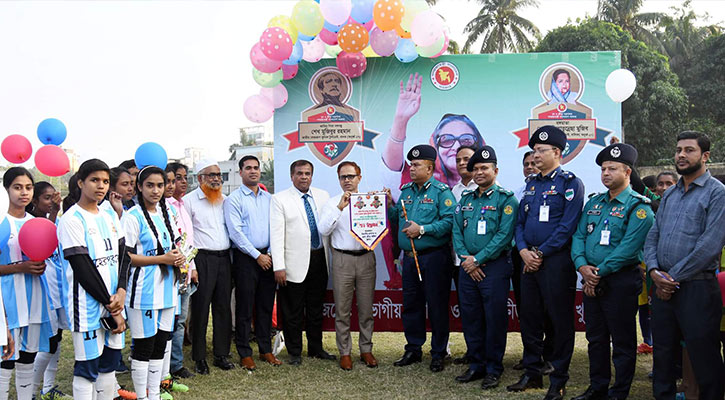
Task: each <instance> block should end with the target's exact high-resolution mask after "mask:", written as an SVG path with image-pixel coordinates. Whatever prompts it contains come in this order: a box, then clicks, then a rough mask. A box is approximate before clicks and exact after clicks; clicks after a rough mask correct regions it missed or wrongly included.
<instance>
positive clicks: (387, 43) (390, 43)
mask: <svg viewBox="0 0 725 400" xmlns="http://www.w3.org/2000/svg"><path fill="white" fill-rule="evenodd" d="M398 39H399V37H398V34H397V33H396V32H395V31H394V30H392V31H387V32H383V31H381V30H380V28H378V27H375V28H373V30H372V31H371V32H370V46H371V47H372V48H373V51H374V52H375V54H377V55H379V56H381V57H387V56H389V55H392V54H393V53H395V48H396V47H398Z"/></svg>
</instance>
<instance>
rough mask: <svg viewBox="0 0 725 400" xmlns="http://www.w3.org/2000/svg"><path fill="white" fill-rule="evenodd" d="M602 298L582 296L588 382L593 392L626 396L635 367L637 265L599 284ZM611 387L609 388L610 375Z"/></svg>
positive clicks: (640, 275) (614, 274)
mask: <svg viewBox="0 0 725 400" xmlns="http://www.w3.org/2000/svg"><path fill="white" fill-rule="evenodd" d="M600 285H601V286H602V288H603V290H604V293H603V294H602V295H601V296H597V297H589V296H586V295H585V296H584V322H586V325H587V326H586V335H587V341H588V342H589V346H588V350H589V380H590V381H591V387H592V389H594V390H596V391H597V392H601V393H607V391H608V393H609V397H616V398H620V399H625V398H627V397H628V396H629V389H630V387H631V386H632V379H633V378H634V370H635V366H636V364H637V308H638V306H637V299H638V297H639V292H640V291H641V290H642V273H641V272H640V268H639V265H634V266H630V267H625V269H622V270H619V271H617V272H615V273H613V274H611V275H607V276H604V277H602V279H601V281H600ZM610 343H611V346H612V350H611V362H613V363H614V370H615V372H616V376H615V380H614V385H612V387H611V389H610V388H609V382H610V381H611V377H612V371H611V362H610Z"/></svg>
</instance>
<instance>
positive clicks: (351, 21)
mask: <svg viewBox="0 0 725 400" xmlns="http://www.w3.org/2000/svg"><path fill="white" fill-rule="evenodd" d="M347 23H348V24H360V25H362V26H363V28H365V29H367V31H368V32H370V30H371V29H373V27H374V26H375V21H373V20H372V19H371V20H370V21H368V22H366V23H364V24H363V23H362V22H357V21H355V20H354V19H352V17H350V18H348V19H347Z"/></svg>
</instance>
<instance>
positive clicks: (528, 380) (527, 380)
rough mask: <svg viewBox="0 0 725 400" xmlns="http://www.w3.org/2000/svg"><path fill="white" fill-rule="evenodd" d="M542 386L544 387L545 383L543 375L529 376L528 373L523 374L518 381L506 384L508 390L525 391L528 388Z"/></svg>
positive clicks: (539, 387)
mask: <svg viewBox="0 0 725 400" xmlns="http://www.w3.org/2000/svg"><path fill="white" fill-rule="evenodd" d="M542 387H544V383H543V381H542V379H541V375H539V376H529V375H528V374H523V375H521V379H519V381H518V382H516V383H514V384H513V385H508V386H506V390H508V391H509V392H523V391H524V390H526V389H541V388H542Z"/></svg>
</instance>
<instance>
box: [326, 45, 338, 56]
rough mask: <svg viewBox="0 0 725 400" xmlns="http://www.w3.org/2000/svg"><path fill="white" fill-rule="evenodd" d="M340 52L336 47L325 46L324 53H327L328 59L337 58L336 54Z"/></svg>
mask: <svg viewBox="0 0 725 400" xmlns="http://www.w3.org/2000/svg"><path fill="white" fill-rule="evenodd" d="M341 52H342V49H341V48H340V46H338V45H334V46H330V45H327V46H325V53H327V54H328V55H329V56H330V57H337V55H338V54H340V53H341Z"/></svg>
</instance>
